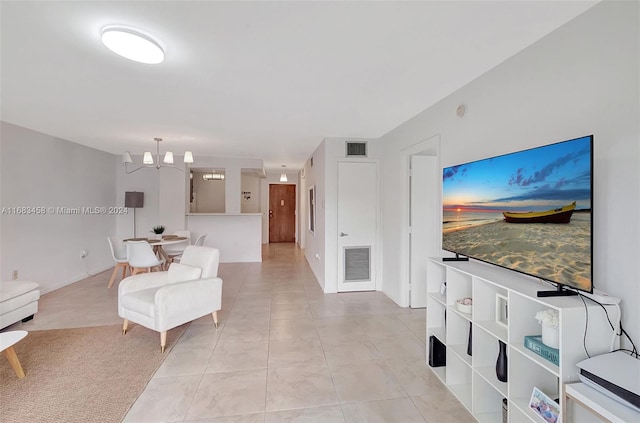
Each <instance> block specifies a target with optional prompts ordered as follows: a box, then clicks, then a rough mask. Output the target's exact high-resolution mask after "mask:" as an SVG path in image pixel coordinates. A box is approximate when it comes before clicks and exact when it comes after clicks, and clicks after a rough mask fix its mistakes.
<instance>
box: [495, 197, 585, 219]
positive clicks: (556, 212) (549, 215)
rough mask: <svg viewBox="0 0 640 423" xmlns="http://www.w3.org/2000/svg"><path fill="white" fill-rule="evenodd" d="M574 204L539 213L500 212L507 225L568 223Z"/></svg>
mask: <svg viewBox="0 0 640 423" xmlns="http://www.w3.org/2000/svg"><path fill="white" fill-rule="evenodd" d="M575 208H576V202H575V201H574V202H573V203H571V204H569V205H567V206H564V207H560V208H557V209H551V210H545V211H539V212H502V215H503V216H504V220H505V221H506V222H508V223H569V221H570V220H571V215H572V214H573V211H574V210H575Z"/></svg>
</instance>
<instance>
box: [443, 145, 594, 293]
mask: <svg viewBox="0 0 640 423" xmlns="http://www.w3.org/2000/svg"><path fill="white" fill-rule="evenodd" d="M442 186H443V197H442V205H443V207H442V208H443V210H442V215H443V219H442V220H443V222H442V248H443V249H444V250H447V251H451V252H453V253H455V254H456V257H459V256H460V255H462V256H466V257H470V258H473V259H476V260H480V261H484V262H487V263H490V264H493V265H496V266H501V267H504V268H507V269H510V270H515V271H517V272H521V273H524V274H527V275H531V276H533V277H536V278H540V279H543V280H545V281H549V282H552V283H554V284H555V285H556V288H557V289H556V291H542V292H539V293H538V295H539V296H547V295H570V294H575V292H574V291H573V290H565V289H563V288H564V287H570V288H575V289H577V290H581V291H587V292H593V282H592V281H593V270H592V252H593V238H592V234H593V220H592V204H593V136H592V135H590V136H585V137H582V138H576V139H572V140H568V141H563V142H558V143H555V144H550V145H544V146H541V147H536V148H532V149H529V150H523V151H518V152H515V153H510V154H505V155H502V156H497V157H491V158H487V159H484V160H478V161H474V162H470V163H465V164H460V165H457V166H451V167H446V168H444V169H443V171H442Z"/></svg>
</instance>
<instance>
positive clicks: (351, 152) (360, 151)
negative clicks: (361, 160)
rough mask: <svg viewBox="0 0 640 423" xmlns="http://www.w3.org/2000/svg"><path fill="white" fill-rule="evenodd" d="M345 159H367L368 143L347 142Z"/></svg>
mask: <svg viewBox="0 0 640 423" xmlns="http://www.w3.org/2000/svg"><path fill="white" fill-rule="evenodd" d="M346 146H347V147H346V154H345V157H367V142H366V141H347V142H346Z"/></svg>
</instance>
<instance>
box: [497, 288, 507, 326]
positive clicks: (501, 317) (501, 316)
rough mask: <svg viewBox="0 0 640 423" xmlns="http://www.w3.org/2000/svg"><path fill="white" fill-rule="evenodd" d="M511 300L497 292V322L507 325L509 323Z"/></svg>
mask: <svg viewBox="0 0 640 423" xmlns="http://www.w3.org/2000/svg"><path fill="white" fill-rule="evenodd" d="M508 305H509V300H508V299H507V297H505V296H504V295H502V294H496V323H498V324H500V325H502V326H504V327H507V324H508V323H509V313H508Z"/></svg>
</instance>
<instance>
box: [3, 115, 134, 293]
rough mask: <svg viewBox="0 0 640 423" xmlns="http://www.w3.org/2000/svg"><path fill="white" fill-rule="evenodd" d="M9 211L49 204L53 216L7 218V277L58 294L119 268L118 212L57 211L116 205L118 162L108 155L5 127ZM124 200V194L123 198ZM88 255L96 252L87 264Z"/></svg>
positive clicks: (5, 215)
mask: <svg viewBox="0 0 640 423" xmlns="http://www.w3.org/2000/svg"><path fill="white" fill-rule="evenodd" d="M0 140H1V141H0V145H1V150H0V162H1V168H0V171H1V178H0V179H1V183H0V185H1V187H2V188H1V193H2V197H1V199H0V205H1V206H2V207H44V208H45V209H47V211H46V214H26V215H14V214H10V213H9V212H7V211H6V210H5V213H3V215H2V218H1V220H0V234H1V235H0V238H1V241H0V244H1V248H2V255H1V260H0V264H1V269H0V278H1V280H3V281H6V280H9V279H11V276H12V272H13V270H18V273H19V279H23V280H32V281H34V282H37V283H39V284H40V289H41V292H42V293H46V292H50V291H53V290H54V289H57V288H60V287H62V286H65V285H67V284H69V283H72V282H76V281H78V280H81V279H84V278H85V277H87V272H89V273H96V272H99V271H102V270H106V269H108V268H109V267H111V266H112V265H113V260H112V259H111V255H110V252H109V247H108V244H107V239H106V238H107V236H108V235H110V234H113V232H114V230H115V221H116V217H115V215H114V214H108V212H107V213H101V212H99V214H88V213H86V212H82V211H81V212H80V213H79V214H62V213H61V212H59V211H58V210H55V211H54V210H52V209H50V208H52V207H53V208H58V207H62V208H82V207H105V208H109V207H113V206H117V205H122V204H121V203H122V202H121V203H120V204H119V203H117V202H116V191H115V183H114V168H115V163H116V162H117V158H116V157H115V156H114V155H112V154H108V153H105V152H101V151H98V150H94V149H92V148H89V147H84V146H81V145H79V144H75V143H72V142H69V141H65V140H62V139H59V138H55V137H52V136H49V135H45V134H42V133H39V132H35V131H32V130H30V129H26V128H21V127H19V126H15V125H12V124H9V123H6V122H0ZM123 198H124V194H123ZM82 250H87V251H88V256H87V257H86V258H85V259H81V258H80V252H81V251H82Z"/></svg>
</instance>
